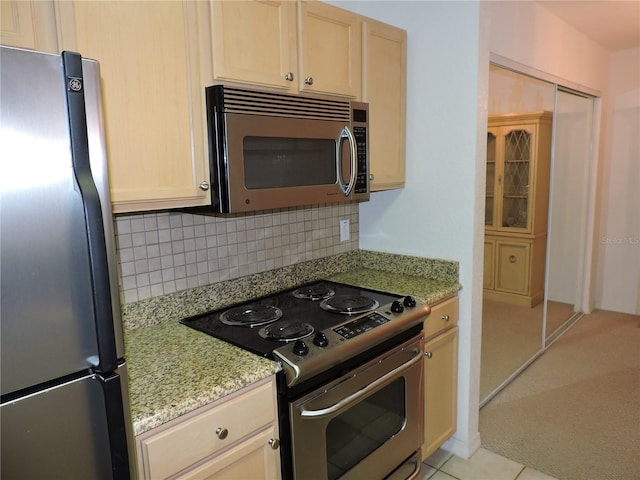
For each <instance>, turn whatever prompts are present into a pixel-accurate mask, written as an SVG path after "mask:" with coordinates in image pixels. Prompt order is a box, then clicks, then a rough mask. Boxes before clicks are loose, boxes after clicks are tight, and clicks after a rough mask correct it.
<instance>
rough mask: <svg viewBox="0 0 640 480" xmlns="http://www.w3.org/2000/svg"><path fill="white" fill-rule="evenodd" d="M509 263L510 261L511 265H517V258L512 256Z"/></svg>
mask: <svg viewBox="0 0 640 480" xmlns="http://www.w3.org/2000/svg"><path fill="white" fill-rule="evenodd" d="M509 261H510V262H511V263H516V256H515V255H511V256H510V257H509Z"/></svg>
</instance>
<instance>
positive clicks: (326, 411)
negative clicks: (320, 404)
mask: <svg viewBox="0 0 640 480" xmlns="http://www.w3.org/2000/svg"><path fill="white" fill-rule="evenodd" d="M414 353H415V354H416V356H415V357H413V358H412V359H411V360H409V361H408V362H405V363H403V364H402V365H400V366H399V367H397V368H394V369H393V370H391V371H390V372H387V373H385V374H384V375H383V376H381V377H380V378H378V379H377V380H374V381H373V382H371V383H370V384H368V385H367V386H366V387H364V388H361V389H360V390H358V391H357V392H354V393H352V394H351V395H349V396H347V397H345V398H343V399H342V400H340V401H339V402H337V403H335V404H333V405H331V406H330V407H326V408H321V409H319V410H306V409H305V408H302V409H301V411H300V416H301V417H306V418H315V417H324V416H327V415H331V414H333V413H336V412H338V411H340V410H342V409H343V408H345V407H346V406H348V405H349V404H351V403H354V402H356V401H357V400H358V399H360V398H361V397H363V396H365V395H367V394H369V393H370V392H371V391H373V390H375V389H377V388H378V387H379V386H380V385H382V384H384V383H385V382H386V381H387V380H389V379H391V378H393V377H395V376H397V375H398V374H400V373H402V372H404V371H405V370H408V369H409V368H411V367H413V366H414V365H415V364H416V363H418V362H421V361H422V355H420V350H419V349H415V350H414Z"/></svg>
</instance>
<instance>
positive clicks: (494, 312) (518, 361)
mask: <svg viewBox="0 0 640 480" xmlns="http://www.w3.org/2000/svg"><path fill="white" fill-rule="evenodd" d="M547 308H548V311H547V330H546V333H547V336H549V335H550V334H551V333H553V332H554V331H555V330H556V329H557V328H558V327H560V326H561V325H562V324H563V323H564V322H566V321H567V320H568V319H569V318H570V317H571V316H572V315H573V306H572V305H568V304H565V303H559V302H551V301H550V302H547ZM542 314H543V304H542V303H540V304H538V305H536V306H535V307H533V308H529V307H519V306H516V305H510V304H508V303H503V302H496V301H494V300H486V299H485V300H483V303H482V353H481V366H480V400H483V399H485V398H487V396H488V395H489V394H490V393H492V392H493V391H494V390H495V389H496V388H498V387H499V386H500V384H502V382H504V381H505V380H506V379H507V378H508V377H509V375H511V374H512V373H513V372H515V371H516V370H517V369H518V368H519V367H520V366H521V365H523V364H524V363H525V362H527V361H528V360H529V359H530V358H531V357H532V356H533V355H534V354H535V353H536V352H538V351H539V350H540V349H541V348H542V345H541V344H542Z"/></svg>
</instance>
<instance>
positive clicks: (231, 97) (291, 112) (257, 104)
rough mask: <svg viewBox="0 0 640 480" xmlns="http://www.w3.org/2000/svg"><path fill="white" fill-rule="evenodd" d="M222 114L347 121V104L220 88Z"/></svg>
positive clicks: (349, 112)
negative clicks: (221, 92) (222, 92)
mask: <svg viewBox="0 0 640 480" xmlns="http://www.w3.org/2000/svg"><path fill="white" fill-rule="evenodd" d="M224 111H225V113H239V114H245V115H267V116H277V117H291V118H303V119H309V120H329V121H343V122H347V123H348V122H349V121H350V119H351V104H350V103H349V101H345V100H342V101H341V100H331V99H325V98H313V97H299V96H295V95H284V94H280V93H270V92H258V91H252V90H242V89H234V88H225V89H224Z"/></svg>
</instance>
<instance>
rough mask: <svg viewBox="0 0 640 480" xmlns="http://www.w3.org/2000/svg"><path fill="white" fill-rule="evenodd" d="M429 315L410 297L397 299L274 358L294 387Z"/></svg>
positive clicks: (301, 341)
mask: <svg viewBox="0 0 640 480" xmlns="http://www.w3.org/2000/svg"><path fill="white" fill-rule="evenodd" d="M429 313H431V309H430V308H429V306H428V305H425V304H423V303H420V302H417V301H416V300H414V299H413V298H412V297H404V298H400V299H398V300H396V301H394V302H392V303H390V304H387V305H384V306H382V307H380V308H378V309H376V310H374V311H371V312H368V313H364V314H362V315H359V316H357V317H356V318H353V319H351V320H347V321H345V322H344V323H341V324H340V325H337V326H335V327H332V328H328V329H326V330H322V331H316V332H314V333H313V334H311V335H309V336H308V337H305V338H302V339H299V340H296V341H295V342H291V343H288V344H286V345H284V346H282V347H280V348H277V349H275V350H274V351H273V356H274V359H275V360H277V361H279V362H280V363H281V365H282V368H283V370H284V372H285V375H286V377H287V384H288V385H289V386H293V385H295V384H298V383H300V382H302V381H303V380H305V379H308V378H311V377H313V376H314V375H317V374H319V373H322V372H323V371H325V370H326V369H327V368H330V367H332V366H335V365H336V364H338V363H340V362H341V361H344V360H345V359H348V358H351V357H353V356H355V355H358V354H360V353H362V352H365V351H367V350H369V349H370V348H371V347H373V346H375V345H377V344H379V343H382V342H384V341H385V340H387V339H390V338H393V337H394V336H395V335H397V334H398V333H399V332H402V331H403V330H405V329H409V328H411V327H414V326H415V325H418V324H419V323H422V322H424V320H425V319H426V318H427V316H428V315H429Z"/></svg>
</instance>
